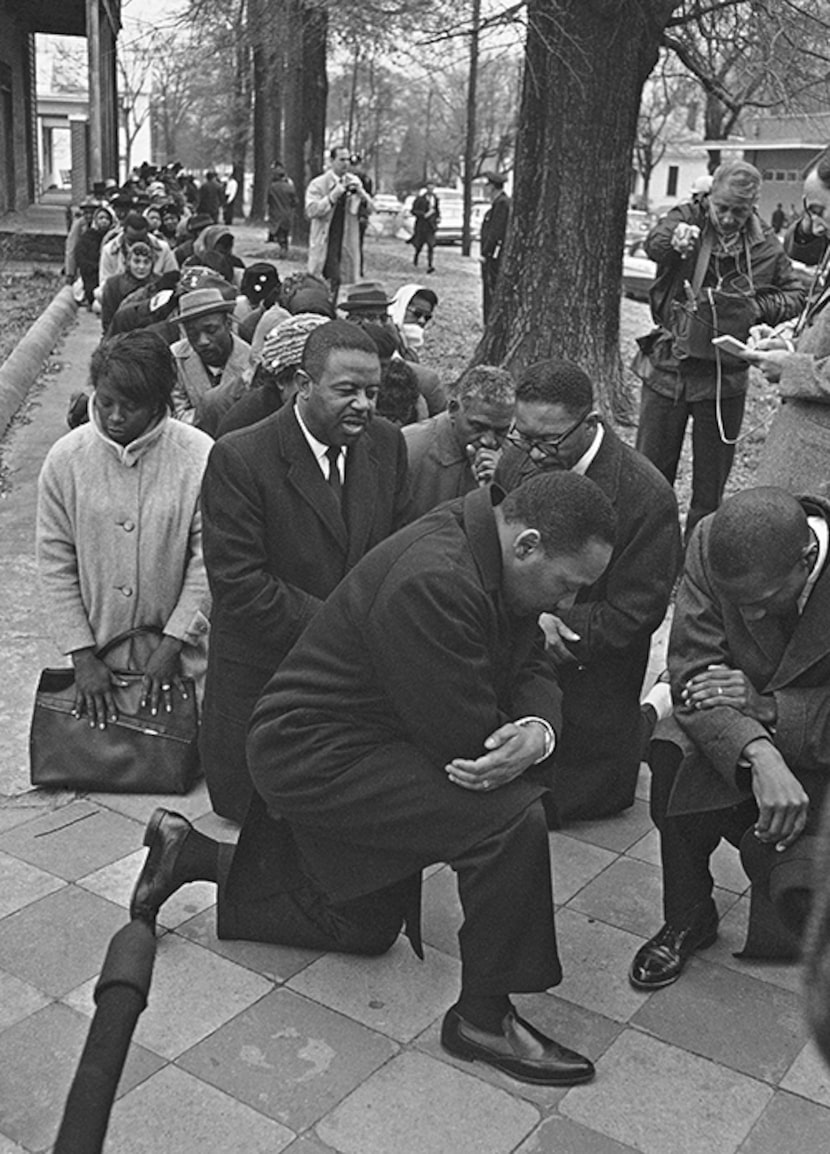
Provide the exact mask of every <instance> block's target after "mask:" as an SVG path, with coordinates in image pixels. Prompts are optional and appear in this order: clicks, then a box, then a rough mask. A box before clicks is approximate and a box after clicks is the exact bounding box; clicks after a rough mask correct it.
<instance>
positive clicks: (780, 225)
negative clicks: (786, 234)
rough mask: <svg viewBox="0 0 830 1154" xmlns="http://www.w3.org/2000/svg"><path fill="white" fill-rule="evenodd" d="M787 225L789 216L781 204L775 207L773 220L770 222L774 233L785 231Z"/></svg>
mask: <svg viewBox="0 0 830 1154" xmlns="http://www.w3.org/2000/svg"><path fill="white" fill-rule="evenodd" d="M786 223H787V214H786V212H784V206H783V204H781V203H780V202H779V203H778V204H776V206H775V209H774V211H773V214H772V220H771V221H770V224H771V225H772V231H773V232H783V231H784V225H785V224H786Z"/></svg>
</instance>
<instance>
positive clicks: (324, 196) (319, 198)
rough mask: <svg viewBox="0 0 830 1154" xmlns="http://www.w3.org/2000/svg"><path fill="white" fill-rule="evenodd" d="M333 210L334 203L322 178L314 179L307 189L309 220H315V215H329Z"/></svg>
mask: <svg viewBox="0 0 830 1154" xmlns="http://www.w3.org/2000/svg"><path fill="white" fill-rule="evenodd" d="M332 212H334V205H333V204H332V201H331V197H330V196H329V194H328V192H327V191H326V189H325V188H324V187H323V184H322V182H321V180H320V178H319V177H318V178H317V179H316V180H312V181H311V182H310V183H309V186H308V188H307V189H306V190H305V214H306V216H307V217H308V219H309V220H314V218H315V217H319V216H323V217H325V216H329V215H330V214H331V213H332Z"/></svg>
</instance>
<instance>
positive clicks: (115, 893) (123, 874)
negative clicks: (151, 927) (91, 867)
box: [78, 849, 216, 929]
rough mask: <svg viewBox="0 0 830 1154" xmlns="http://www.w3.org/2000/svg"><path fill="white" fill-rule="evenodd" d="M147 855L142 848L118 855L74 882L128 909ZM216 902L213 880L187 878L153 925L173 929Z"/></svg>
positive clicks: (210, 907) (211, 906) (167, 902)
mask: <svg viewBox="0 0 830 1154" xmlns="http://www.w3.org/2000/svg"><path fill="white" fill-rule="evenodd" d="M146 856H147V851H146V849H141V850H136V851H135V853H131V854H128V855H127V857H122V858H119V860H118V861H116V862H113V863H112V865H107V866H104V867H103V869H99V870H95V871H94V872H93V873H90V874H87V875H86V876H85V877H81V878H78V885H79V886H81V887H82V888H83V889H86V890H89V891H90V893H94V894H98V895H99V896H100V897H102V898H107V900H108V901H111V902H114V903H115V904H116V905H119V906H121V908H122V909H124V910H128V909H129V907H130V898H131V896H132V892H133V889H134V887H135V881H136V878H137V877H138V875H139V873H140V872H141V868H142V866H143V865H144V861H145V858H146ZM215 905H216V885H215V883H213V882H190V883H188V884H187V885H185V886H182V887H181V889H179V890H177V891H176V893H174V894H173V896H172V897H171V898H169V899H168V900H167V901H166V902H165V903H164V906H163V908H162V909H161V910H160V911H159V916H158V918H157V919H156V922H157V925H159V926H162V927H163V928H165V929H175V928H176V927H177V926H180V925H181V924H182V923H183V922H186V921H189V920H190V919H191V918H194V917H195V916H196V915H197V914H200V913H202V911H203V910H208V909H212V908H213V907H214V906H215Z"/></svg>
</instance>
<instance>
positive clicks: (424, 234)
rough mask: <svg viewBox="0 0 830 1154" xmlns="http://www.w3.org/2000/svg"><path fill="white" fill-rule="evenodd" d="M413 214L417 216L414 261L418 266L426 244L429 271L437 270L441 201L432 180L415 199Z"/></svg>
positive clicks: (413, 240)
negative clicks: (436, 254)
mask: <svg viewBox="0 0 830 1154" xmlns="http://www.w3.org/2000/svg"><path fill="white" fill-rule="evenodd" d="M412 215H413V216H414V217H415V231H414V232H413V234H412V240H411V241H410V244H412V245H413V246H414V248H415V255H414V256H413V258H412V263H413V264H414V265H416V266H417V264H418V257H419V256H420V255H421V249H422V248H423V247H424V246H426V250H427V272H435V264H434V261H433V251H434V249H435V234H436V231H437V229H438V225H439V223H440V220H441V202H440V201H439V199H438V197H437V196H436V195H435V185H434V183H433V182H432V181H431V180H428V181H427V185H426V188H425V189H424V191H423V192H422V193H420V194H419V195H418V196H416V197H415V199H414V200H413V202H412Z"/></svg>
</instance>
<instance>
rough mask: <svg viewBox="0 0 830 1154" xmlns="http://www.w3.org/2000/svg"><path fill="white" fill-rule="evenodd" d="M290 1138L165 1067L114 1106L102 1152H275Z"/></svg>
mask: <svg viewBox="0 0 830 1154" xmlns="http://www.w3.org/2000/svg"><path fill="white" fill-rule="evenodd" d="M293 1138H294V1134H293V1133H292V1132H291V1131H290V1130H288V1129H286V1127H285V1126H281V1125H280V1124H279V1123H278V1122H275V1121H273V1119H271V1118H266V1117H265V1115H264V1114H262V1113H260V1112H259V1111H258V1110H252V1109H251V1108H250V1107H249V1106H246V1105H245V1104H244V1103H242V1102H238V1101H237V1100H236V1099H235V1098H232V1097H230V1096H229V1095H228V1094H223V1093H222V1091H221V1090H217V1089H215V1088H214V1087H212V1086H208V1085H207V1084H206V1083H205V1082H203V1081H201V1080H200V1079H199V1078H194V1077H192V1076H191V1075H190V1074H188V1073H186V1071H184V1070H179V1069H176V1068H175V1067H173V1066H167V1067H165V1068H164V1069H163V1070H160V1071H159V1073H158V1074H156V1075H154V1077H152V1078H149V1079H148V1080H147V1081H146V1082H144V1083H142V1085H140V1086H138V1087H136V1089H135V1090H133V1091H132V1092H131V1093H129V1094H126V1095H125V1096H124V1098H123V1099H122V1100H121V1101H120V1102H117V1103H116V1105H115V1108H114V1110H113V1113H112V1118H111V1120H110V1127H109V1131H108V1134H107V1150H112V1151H113V1152H115V1151H117V1152H118V1154H161V1152H168V1151H169V1152H170V1154H172V1152H173V1151H176V1152H177V1154H180V1152H182V1151H185V1150H193V1151H199V1152H200V1154H278V1152H279V1151H280V1150H284V1149H285V1147H286V1146H288V1145H289V1143H290V1142H291V1141H292V1139H293Z"/></svg>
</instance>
